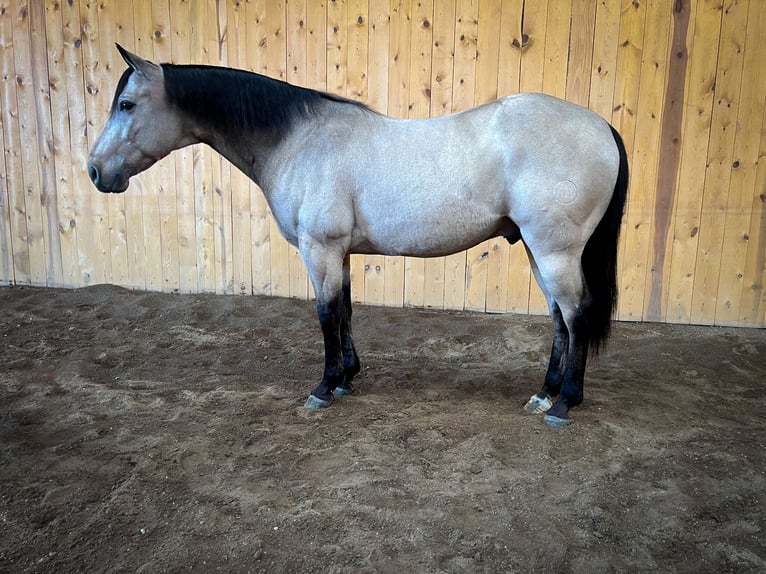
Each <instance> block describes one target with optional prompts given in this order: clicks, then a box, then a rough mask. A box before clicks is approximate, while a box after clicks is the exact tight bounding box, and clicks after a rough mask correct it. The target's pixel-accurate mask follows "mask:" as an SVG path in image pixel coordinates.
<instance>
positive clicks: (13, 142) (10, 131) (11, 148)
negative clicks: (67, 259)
mask: <svg viewBox="0 0 766 574" xmlns="http://www.w3.org/2000/svg"><path fill="white" fill-rule="evenodd" d="M20 8H25V6H20V5H18V4H16V3H14V4H12V5H11V4H9V5H8V6H7V7H6V10H4V11H0V47H1V48H2V49H1V50H0V90H1V92H0V95H1V97H2V100H1V101H2V109H3V118H2V119H3V123H2V129H3V158H4V163H5V169H6V172H5V181H6V184H7V189H8V200H7V204H8V213H9V221H8V223H9V225H8V228H9V229H8V233H9V235H10V250H11V259H12V268H13V271H12V275H13V278H14V282H16V283H19V284H28V283H31V282H32V270H31V266H30V257H29V247H28V242H27V208H26V202H25V191H24V190H25V189H26V185H25V183H24V169H23V166H22V159H21V126H20V118H19V110H18V103H17V90H16V86H17V85H19V82H23V81H24V79H23V77H22V78H20V79H19V78H17V75H16V66H15V60H16V55H15V49H14V34H13V32H14V27H15V25H16V23H17V21H18V20H19V17H20V15H19V14H18V10H19V9H20Z"/></svg>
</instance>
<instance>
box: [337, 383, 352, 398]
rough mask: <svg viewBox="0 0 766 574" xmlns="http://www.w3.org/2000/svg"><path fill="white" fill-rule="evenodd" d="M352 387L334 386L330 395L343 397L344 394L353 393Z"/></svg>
mask: <svg viewBox="0 0 766 574" xmlns="http://www.w3.org/2000/svg"><path fill="white" fill-rule="evenodd" d="M353 392H354V388H353V387H350V386H349V385H339V386H337V387H335V389H334V390H333V392H332V395H333V396H334V397H345V396H346V395H350V394H353Z"/></svg>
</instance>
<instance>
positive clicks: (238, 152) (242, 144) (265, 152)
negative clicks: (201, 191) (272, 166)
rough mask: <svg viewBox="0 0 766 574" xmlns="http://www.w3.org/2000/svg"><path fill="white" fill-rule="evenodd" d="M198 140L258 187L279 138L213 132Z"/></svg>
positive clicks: (264, 135) (243, 133)
mask: <svg viewBox="0 0 766 574" xmlns="http://www.w3.org/2000/svg"><path fill="white" fill-rule="evenodd" d="M199 139H200V141H201V142H203V143H206V144H207V145H209V146H210V147H211V148H213V149H214V150H215V151H217V152H218V153H219V154H221V155H222V156H223V157H225V158H226V159H227V160H229V161H230V162H231V163H232V165H234V166H235V167H236V168H237V169H239V170H240V171H241V172H242V173H244V174H245V175H246V176H247V177H249V178H250V179H251V180H253V181H254V182H255V183H256V184H258V185H263V181H262V180H263V172H264V166H265V165H266V164H267V163H268V162H269V160H270V159H271V156H272V154H273V152H274V148H275V147H276V146H277V145H278V143H279V138H277V137H276V136H274V135H272V134H268V133H263V134H256V133H252V132H244V131H237V132H234V133H229V132H226V133H223V132H222V131H218V130H215V131H213V132H211V133H206V134H203V135H201V136H200V137H199Z"/></svg>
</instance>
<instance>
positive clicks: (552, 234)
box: [87, 45, 628, 428]
mask: <svg viewBox="0 0 766 574" xmlns="http://www.w3.org/2000/svg"><path fill="white" fill-rule="evenodd" d="M117 49H118V50H119V52H120V54H121V56H122V58H123V59H124V60H125V62H126V63H127V65H128V68H127V69H126V70H125V72H124V73H123V74H122V76H121V78H120V80H119V82H118V84H117V87H116V90H115V94H114V98H113V101H112V106H111V110H110V113H109V116H108V118H107V121H106V124H105V126H104V128H103V131H102V133H101V134H100V136H99V137H98V139H97V141H96V143H95V144H94V146H93V148H92V150H91V152H90V155H89V157H88V163H87V170H88V174H89V176H90V179H91V181H92V182H93V184H94V185H95V187H96V188H97V189H98V190H99V191H101V192H103V193H122V192H124V191H126V190H127V188H128V185H129V180H130V178H131V177H132V176H133V175H135V174H137V173H139V172H141V171H143V170H145V169H147V168H149V167H150V166H151V165H153V164H154V163H155V162H157V161H158V160H159V159H161V158H163V157H165V156H166V155H168V154H169V153H170V152H171V151H173V150H175V149H179V148H182V147H184V146H187V145H190V144H195V143H200V142H201V143H204V144H207V145H208V146H210V147H212V148H213V149H214V150H216V151H217V152H218V153H220V154H221V155H222V156H223V157H225V158H226V159H228V160H229V161H230V162H231V163H232V164H233V165H234V166H236V167H237V168H238V169H240V170H241V171H242V172H243V173H244V174H246V175H247V176H248V177H249V178H250V179H252V180H253V181H254V182H255V183H256V184H257V185H258V186H259V187H260V189H261V190H262V192H263V193H264V195H265V198H266V201H267V203H268V205H269V207H270V209H271V212H272V214H273V217H274V219H275V221H276V223H277V225H278V227H279V230H280V232H281V234H282V235H283V236H284V237H285V238H286V239H287V241H288V242H289V243H290V244H292V245H294V246H297V247H298V249H299V251H300V254H301V258H302V260H303V262H304V264H305V266H306V269H307V271H308V275H309V278H310V280H311V283H312V285H313V287H314V292H315V294H316V305H317V314H318V318H319V325H320V328H321V332H322V335H323V338H324V353H325V361H324V373H323V376H322V380H321V382H320V383H319V384H318V385H317V386H316V388H314V389H313V390H312V391H311V394H310V395H309V397H308V399H307V400H306V403H305V405H304V406H305V407H306V408H308V409H321V408H324V407H328V406H330V404H332V402H333V400H334V399H335V398H337V397H341V396H343V395H348V394H351V393H352V392H353V390H354V386H353V383H352V381H353V379H354V376H355V375H357V374H358V373H359V371H360V362H359V356H358V354H357V351H356V348H355V345H354V339H353V336H352V330H351V314H352V310H351V278H350V264H349V256H350V255H351V254H382V255H405V256H414V257H436V256H444V255H449V254H453V253H456V252H459V251H462V250H465V249H468V248H470V247H472V246H475V245H477V244H478V243H480V242H482V241H485V240H487V239H489V238H493V237H500V236H502V237H505V238H506V239H507V240H508V241H509V242H510V243H511V244H514V243H516V242H519V241H521V243H522V244H523V246H524V248H525V249H526V252H527V254H528V257H529V261H530V264H531V269H532V272H533V274H534V277H535V279H536V280H537V283H538V284H539V285H540V288H541V289H542V291H543V293H544V294H545V297H546V300H547V303H548V307H549V311H550V316H551V319H552V321H553V331H554V335H553V344H552V348H551V354H550V361H549V364H548V369H547V372H546V374H545V378H544V383H543V386H542V388H541V390H540V391H539V392H537V393H536V394H534V395H533V396H532V397H531V398H530V399H529V402H527V403H526V404H525V405H524V407H523V408H524V410H525V411H526V412H528V413H538V414H544V422H545V424H546V425H547V426H549V427H552V428H561V427H563V426H565V425H567V424H569V423H570V422H571V421H572V417H571V414H570V409H571V408H572V407H575V406H577V405H579V404H581V403H582V401H583V380H584V374H585V366H586V360H587V358H588V356H589V355H591V354H596V353H598V351H599V349H600V348H602V347H603V345H604V344H605V343H606V341H607V339H608V338H609V333H610V322H611V317H612V314H613V311H614V308H615V306H616V302H617V282H616V264H617V245H618V239H619V232H620V225H621V220H622V215H623V210H624V206H625V202H626V197H627V189H628V162H627V155H626V151H625V146H624V144H623V141H622V139H621V137H620V135H619V133H618V132H617V131H616V130H615V129H614V128H613V127H612V126H611V125H610V124H609V123H608V122H607V121H606V120H604V119H603V118H601V117H600V116H599V115H597V114H596V113H594V112H592V111H590V110H588V109H586V108H583V107H580V106H578V105H576V104H573V103H570V102H567V101H564V100H560V99H557V98H554V97H552V96H548V95H544V94H515V95H510V96H507V97H504V98H501V99H497V100H495V101H493V102H490V103H486V104H483V105H480V106H477V107H475V108H472V109H469V110H466V111H462V112H458V113H454V114H451V115H446V116H442V117H434V118H428V119H397V118H391V117H388V116H386V115H384V114H381V113H378V112H375V111H374V110H372V109H371V108H369V107H367V106H366V105H364V104H362V103H360V102H356V101H353V100H350V99H346V98H342V97H339V96H336V95H333V94H330V93H325V92H321V91H317V90H312V89H307V88H303V87H299V86H295V85H291V84H289V83H286V82H282V81H279V80H276V79H273V78H269V77H267V76H263V75H260V74H255V73H251V72H247V71H243V70H236V69H232V68H224V67H216V66H201V65H175V64H169V63H166V64H156V63H154V62H151V61H149V60H145V59H143V58H141V57H139V56H137V55H135V54H132V53H130V52H128V51H127V50H125V49H124V48H123V47H122V46H119V45H117ZM554 398H555V402H554Z"/></svg>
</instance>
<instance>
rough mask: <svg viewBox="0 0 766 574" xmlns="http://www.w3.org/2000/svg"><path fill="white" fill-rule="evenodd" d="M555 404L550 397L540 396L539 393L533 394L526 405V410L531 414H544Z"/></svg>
mask: <svg viewBox="0 0 766 574" xmlns="http://www.w3.org/2000/svg"><path fill="white" fill-rule="evenodd" d="M552 406H553V402H551V398H550V397H543V398H540V397H539V396H538V395H532V398H531V399H529V401H528V402H527V404H526V405H524V412H526V413H528V414H530V415H542V414H544V413H547V412H548V409H549V408H551V407H552Z"/></svg>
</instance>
